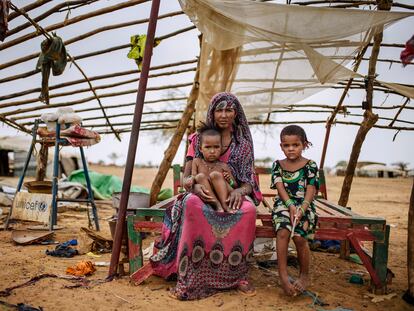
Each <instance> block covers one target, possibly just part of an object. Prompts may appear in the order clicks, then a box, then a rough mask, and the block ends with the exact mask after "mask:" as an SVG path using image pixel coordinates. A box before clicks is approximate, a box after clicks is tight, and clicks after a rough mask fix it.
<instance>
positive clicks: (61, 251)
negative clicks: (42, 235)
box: [46, 240, 79, 258]
mask: <svg viewBox="0 0 414 311" xmlns="http://www.w3.org/2000/svg"><path fill="white" fill-rule="evenodd" d="M75 241H76V240H75ZM71 242H72V243H74V242H73V240H70V241H66V242H64V243H61V244H58V245H56V247H55V250H54V251H49V250H46V255H49V256H54V257H66V258H71V257H73V256H75V255H78V254H79V252H78V250H77V249H73V248H72V247H70V245H73V244H71ZM76 244H77V242H76ZM76 244H75V245H76Z"/></svg>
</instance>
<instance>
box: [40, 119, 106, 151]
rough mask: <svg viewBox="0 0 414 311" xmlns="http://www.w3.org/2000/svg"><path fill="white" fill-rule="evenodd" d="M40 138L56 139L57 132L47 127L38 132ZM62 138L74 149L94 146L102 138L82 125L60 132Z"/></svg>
mask: <svg viewBox="0 0 414 311" xmlns="http://www.w3.org/2000/svg"><path fill="white" fill-rule="evenodd" d="M37 134H39V136H40V137H55V136H56V132H55V131H48V130H47V128H45V127H40V128H39V129H38V130H37ZM60 136H61V138H65V139H66V140H67V141H68V142H69V144H70V145H72V146H73V147H86V146H92V145H95V144H97V143H99V142H100V141H101V136H100V135H99V133H97V132H95V131H91V130H88V129H86V128H83V127H81V126H80V125H78V124H77V125H74V126H71V127H69V128H67V129H64V130H61V131H60Z"/></svg>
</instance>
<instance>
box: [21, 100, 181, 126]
mask: <svg viewBox="0 0 414 311" xmlns="http://www.w3.org/2000/svg"><path fill="white" fill-rule="evenodd" d="M185 99H187V97H185V96H184V97H175V98H173V97H172V98H161V99H157V100H148V101H145V105H150V104H156V103H161V102H165V101H177V100H185ZM134 105H135V102H131V103H126V104H117V105H116V106H109V105H107V106H104V108H105V109H119V108H123V107H128V106H134ZM99 109H100V108H99V107H92V108H84V109H76V110H74V111H75V112H76V113H80V112H85V111H95V110H99ZM40 116H41V114H31V115H24V116H19V117H14V118H13V120H24V119H33V118H39V117H40Z"/></svg>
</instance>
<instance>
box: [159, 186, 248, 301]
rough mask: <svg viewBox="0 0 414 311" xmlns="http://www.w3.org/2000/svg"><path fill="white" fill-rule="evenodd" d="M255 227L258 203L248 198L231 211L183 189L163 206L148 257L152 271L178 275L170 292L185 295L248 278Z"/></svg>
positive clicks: (208, 291)
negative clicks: (156, 237) (155, 242)
mask: <svg viewBox="0 0 414 311" xmlns="http://www.w3.org/2000/svg"><path fill="white" fill-rule="evenodd" d="M184 220H185V221H184ZM255 226H256V208H255V207H254V205H253V204H252V203H251V202H249V201H247V200H246V201H244V202H243V204H242V206H241V209H240V210H239V211H237V212H236V213H234V214H229V213H221V212H216V211H214V210H213V209H212V208H211V207H210V206H208V205H206V204H204V203H203V202H202V201H201V200H200V198H199V197H197V196H195V195H192V194H186V195H184V196H183V197H181V198H180V199H178V204H177V203H176V204H175V205H174V206H173V207H172V208H171V209H167V211H166V216H165V218H164V225H163V231H162V237H161V241H162V242H161V245H156V246H157V248H158V249H159V252H158V253H157V254H156V255H154V256H153V257H152V258H151V263H152V266H153V270H154V274H156V275H158V276H161V277H164V278H168V277H170V276H172V275H175V274H177V276H178V280H177V285H176V287H175V288H174V289H173V290H172V292H173V293H174V294H175V295H176V296H177V297H178V298H180V299H183V300H192V299H200V298H204V297H207V296H210V295H212V294H214V293H216V292H217V291H218V290H222V289H231V288H235V287H237V286H238V285H239V284H240V282H241V281H246V280H247V273H248V261H249V259H250V258H251V256H252V254H253V241H254V239H255Z"/></svg>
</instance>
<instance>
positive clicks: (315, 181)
mask: <svg viewBox="0 0 414 311" xmlns="http://www.w3.org/2000/svg"><path fill="white" fill-rule="evenodd" d="M279 182H282V183H283V186H284V187H285V190H286V192H287V193H288V195H289V198H290V199H292V200H293V201H294V202H295V205H296V206H297V207H299V206H301V205H302V202H303V200H304V199H305V192H306V186H307V185H313V186H315V187H316V189H318V188H319V177H318V166H317V165H316V163H315V162H314V161H312V160H309V161H308V162H307V163H306V164H305V166H303V167H302V168H300V169H298V170H296V171H294V172H291V171H287V170H284V169H283V168H282V166H281V165H280V163H279V161H275V162H274V163H273V166H272V175H271V184H270V188H271V189H276V184H277V183H279ZM272 221H273V225H274V227H275V231H276V232H277V231H278V230H280V229H287V230H289V231H292V224H291V223H290V217H289V209H288V208H287V207H286V206H285V204H284V202H283V200H282V199H281V198H280V197H279V196H276V198H275V203H274V205H273V211H272ZM316 222H317V216H316V212H315V204H314V202H313V201H312V202H311V204H310V206H309V207H308V208H307V209H306V212H305V215H304V216H302V218H301V220H300V221H299V223H298V224H297V225H296V227H295V232H294V236H301V237H304V238H305V237H306V236H307V235H308V234H310V233H312V231H313V230H314V228H315V226H316Z"/></svg>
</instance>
